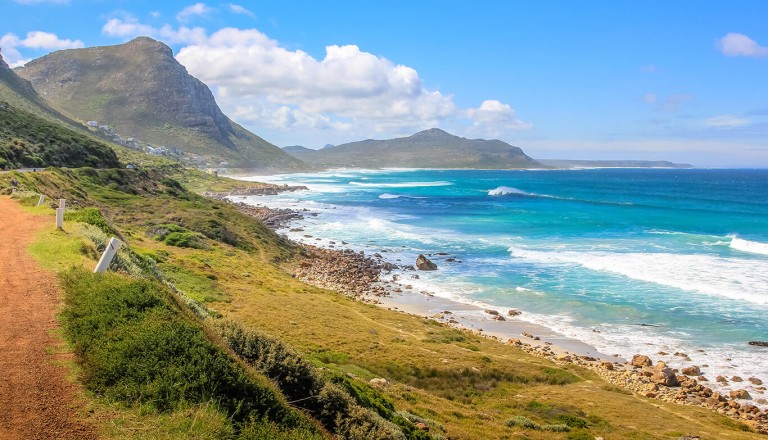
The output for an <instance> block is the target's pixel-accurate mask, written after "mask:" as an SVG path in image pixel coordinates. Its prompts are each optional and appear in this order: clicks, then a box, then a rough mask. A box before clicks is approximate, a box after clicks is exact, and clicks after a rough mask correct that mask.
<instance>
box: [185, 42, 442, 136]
mask: <svg viewBox="0 0 768 440" xmlns="http://www.w3.org/2000/svg"><path fill="white" fill-rule="evenodd" d="M177 58H178V60H179V61H180V62H181V63H182V64H184V65H185V66H186V67H187V69H189V71H190V73H192V74H193V75H195V76H197V77H199V78H200V79H202V80H203V81H204V82H208V83H210V84H213V85H215V86H216V88H217V91H218V95H219V96H220V97H221V98H222V99H223V100H230V101H237V102H239V103H246V102H248V101H251V100H262V101H265V102H268V103H271V104H279V105H284V106H288V107H289V108H293V109H296V110H298V111H300V112H301V114H305V115H306V114H326V115H329V114H331V115H336V116H340V117H342V118H353V119H355V120H365V121H373V122H375V124H381V125H388V126H397V125H398V124H408V125H421V124H418V122H421V121H439V120H441V119H444V118H447V117H449V116H452V115H454V114H455V112H456V108H455V105H454V103H453V99H452V97H451V96H446V95H443V94H442V93H440V92H438V91H432V90H428V89H426V88H425V87H424V85H423V84H422V81H421V79H420V78H419V75H418V73H417V72H416V70H414V69H413V68H410V67H407V66H403V65H398V64H395V63H392V62H391V61H389V60H388V59H386V58H383V57H379V56H376V55H373V54H371V53H368V52H364V51H362V50H360V48H359V47H357V46H355V45H347V46H335V45H334V46H328V47H326V53H325V56H324V58H323V59H315V58H314V57H312V56H311V55H309V54H308V53H306V52H303V51H301V50H296V51H291V50H288V49H285V48H283V47H280V45H279V44H278V42H277V41H275V40H272V39H270V38H269V37H267V36H266V35H265V34H263V33H261V32H259V31H257V30H255V29H250V30H240V29H233V28H226V29H222V30H219V31H218V32H216V33H214V34H212V35H211V36H210V37H209V38H208V39H207V40H206V41H204V42H200V43H198V44H194V45H190V46H187V47H184V48H182V49H181V50H180V51H179V54H178V56H177Z"/></svg>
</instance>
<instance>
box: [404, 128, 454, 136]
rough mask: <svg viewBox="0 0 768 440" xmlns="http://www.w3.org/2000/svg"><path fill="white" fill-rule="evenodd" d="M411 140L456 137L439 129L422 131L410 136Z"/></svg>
mask: <svg viewBox="0 0 768 440" xmlns="http://www.w3.org/2000/svg"><path fill="white" fill-rule="evenodd" d="M411 137H412V138H444V137H451V138H453V137H456V136H454V135H452V134H450V133H448V132H446V131H444V130H441V129H439V128H429V129H427V130H422V131H420V132H418V133H416V134H414V135H412V136H411Z"/></svg>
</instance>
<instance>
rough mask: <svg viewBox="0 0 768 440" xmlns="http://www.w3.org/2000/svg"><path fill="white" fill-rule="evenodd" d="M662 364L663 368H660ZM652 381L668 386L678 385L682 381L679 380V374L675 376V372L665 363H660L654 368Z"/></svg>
mask: <svg viewBox="0 0 768 440" xmlns="http://www.w3.org/2000/svg"><path fill="white" fill-rule="evenodd" d="M660 366H661V368H659V367H660ZM651 381H652V382H653V383H657V384H660V385H664V386H668V387H676V386H678V385H680V382H679V381H678V380H677V376H675V372H674V371H672V369H671V368H668V367H667V366H666V365H663V364H659V365H657V366H656V368H654V371H653V375H652V376H651Z"/></svg>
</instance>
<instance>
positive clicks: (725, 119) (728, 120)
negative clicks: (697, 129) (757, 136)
mask: <svg viewBox="0 0 768 440" xmlns="http://www.w3.org/2000/svg"><path fill="white" fill-rule="evenodd" d="M749 123H750V120H749V119H746V118H742V117H739V116H734V115H721V116H715V117H712V118H709V119H707V121H706V125H707V126H708V127H714V128H738V127H743V126H745V125H749Z"/></svg>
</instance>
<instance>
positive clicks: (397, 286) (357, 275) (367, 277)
mask: <svg viewBox="0 0 768 440" xmlns="http://www.w3.org/2000/svg"><path fill="white" fill-rule="evenodd" d="M289 188H290V187H289ZM301 189H303V188H301ZM289 191H291V189H289ZM270 195H271V194H270ZM227 196H229V195H228V194H227V195H224V196H222V197H220V198H219V197H217V198H219V199H220V200H226V201H229V202H230V203H233V204H235V205H236V206H238V208H239V209H240V210H241V211H242V212H244V213H246V214H248V215H251V216H254V217H256V218H258V219H259V220H261V221H262V222H264V223H265V225H268V226H269V227H270V228H271V229H273V230H275V232H276V233H279V232H278V231H277V230H278V229H285V228H287V227H288V226H289V225H290V223H291V222H293V221H294V220H300V219H303V218H304V214H306V212H302V211H296V210H293V209H272V208H268V207H264V206H254V205H249V204H246V203H243V202H235V201H233V200H230V199H229V198H227ZM304 211H307V210H304ZM309 215H317V214H314V213H310V214H309ZM291 232H302V229H301V228H294V229H291ZM283 236H284V237H285V235H283ZM285 238H286V239H288V238H287V237H285ZM304 238H305V239H307V240H309V239H314V240H315V241H318V242H320V241H321V239H320V238H317V237H313V236H311V235H304ZM289 240H290V239H289ZM291 241H292V242H293V243H295V244H296V245H297V246H299V247H301V248H302V249H304V253H305V258H304V259H303V260H302V261H300V262H297V263H294V264H292V265H289V266H287V267H285V269H286V270H288V271H289V273H291V274H292V275H293V276H295V277H296V278H298V279H300V280H301V281H304V282H306V283H308V284H312V285H315V286H317V287H321V288H327V289H330V290H335V291H337V292H340V293H342V294H345V295H347V296H350V297H353V298H355V299H357V300H360V301H362V302H366V303H371V304H375V305H378V306H380V307H385V308H388V309H390V310H393V311H397V312H401V313H408V314H412V315H415V316H420V317H423V318H428V319H434V320H436V321H438V322H440V323H442V324H443V325H446V326H450V327H454V328H460V329H465V330H467V331H471V332H473V333H475V334H477V335H479V336H483V337H487V338H489V339H493V340H496V341H498V342H499V343H503V344H509V345H514V346H516V347H517V348H520V349H522V350H523V351H525V352H527V353H529V354H532V355H535V356H540V357H545V358H547V359H549V360H551V361H553V362H555V363H556V364H575V365H579V366H582V367H584V368H587V369H589V370H591V371H593V372H595V373H597V374H598V375H599V376H600V377H601V378H602V379H604V380H606V381H607V382H609V383H611V384H612V385H615V386H618V387H620V388H622V389H625V390H628V391H630V392H633V393H635V394H638V395H640V396H642V397H646V398H652V399H658V400H662V401H666V402H672V403H677V404H683V405H696V406H701V407H704V408H707V409H710V410H713V411H715V412H718V413H720V414H723V415H726V416H728V417H730V418H732V419H734V420H736V421H739V422H741V423H745V424H746V425H748V426H750V428H752V429H753V430H754V431H755V432H757V433H760V434H768V410H766V409H765V407H766V406H768V401H766V399H765V398H762V395H761V397H760V398H754V399H755V400H753V397H752V396H750V395H749V393H748V392H747V391H746V390H734V391H730V392H729V393H727V394H725V393H720V392H717V391H714V390H712V389H711V388H709V387H707V386H706V384H707V383H708V382H709V379H707V378H706V377H704V376H703V375H702V374H701V372H700V371H699V369H698V367H687V368H682V367H681V368H680V370H678V369H673V368H670V367H669V366H667V364H666V363H665V362H664V361H658V362H653V361H652V360H651V359H650V356H645V355H640V354H638V355H635V356H634V357H633V359H632V360H629V361H627V360H626V359H623V358H621V357H620V356H618V355H610V356H609V355H607V354H604V353H600V352H599V351H598V350H597V349H596V348H595V347H593V346H591V345H589V344H587V343H586V342H583V341H580V340H577V339H574V338H568V337H565V336H563V335H560V334H558V333H556V332H554V331H553V330H551V329H549V328H547V327H544V326H543V325H539V324H536V323H531V322H528V321H525V320H523V319H520V318H518V317H517V316H519V315H520V314H521V313H523V312H520V311H517V310H514V309H512V310H508V311H506V312H505V313H502V312H501V311H499V310H494V309H484V308H483V307H481V306H480V305H476V304H468V303H465V302H460V301H455V300H452V299H450V298H444V297H440V296H435V295H434V294H431V293H430V292H420V291H418V290H416V289H412V288H411V286H410V285H408V284H407V277H416V278H418V273H419V272H420V271H419V270H416V268H414V267H413V266H403V267H399V266H397V265H393V264H391V263H388V262H386V261H384V260H383V258H382V257H381V256H380V255H378V254H374V255H373V256H366V255H365V254H364V253H363V252H362V251H360V252H355V251H354V250H351V249H345V248H344V246H345V245H346V244H347V243H345V242H343V241H338V242H337V241H333V240H327V239H326V240H324V241H325V242H327V243H328V245H327V246H328V247H330V249H329V248H323V247H318V246H314V245H311V244H306V243H303V242H300V241H296V240H291ZM393 270H396V271H398V272H397V273H395V274H391V272H392V271H393ZM678 354H679V355H680V357H681V358H682V359H683V360H684V359H685V358H686V357H687V356H685V355H684V354H683V353H676V355H678ZM704 367H706V366H704ZM692 368H695V369H692ZM721 379H724V378H721V377H718V382H721ZM735 379H737V378H736V377H734V378H731V380H732V381H733V382H740V381H741V379H740V378H738V379H739V380H735ZM753 379H754V380H755V381H752V380H753ZM744 381H745V382H747V383H749V382H751V383H752V385H757V386H758V389H759V390H761V391H763V390H765V389H766V388H765V387H763V386H762V381H760V380H759V379H757V378H749V380H746V379H744ZM757 405H760V406H763V407H764V408H763V409H761V408H760V406H757Z"/></svg>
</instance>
